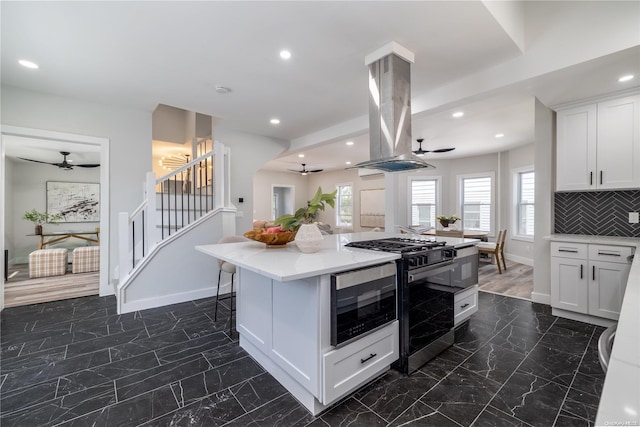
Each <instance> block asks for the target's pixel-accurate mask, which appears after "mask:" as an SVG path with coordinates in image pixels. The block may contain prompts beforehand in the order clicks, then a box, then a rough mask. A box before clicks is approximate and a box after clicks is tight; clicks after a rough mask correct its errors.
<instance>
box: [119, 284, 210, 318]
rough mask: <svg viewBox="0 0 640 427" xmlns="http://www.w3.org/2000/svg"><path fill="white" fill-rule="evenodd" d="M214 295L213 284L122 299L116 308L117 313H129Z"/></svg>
mask: <svg viewBox="0 0 640 427" xmlns="http://www.w3.org/2000/svg"><path fill="white" fill-rule="evenodd" d="M214 296H216V288H215V286H211V287H208V288H205V289H197V290H194V291H189V292H180V293H175V294H171V295H163V296H160V297H156V298H148V299H144V300H136V301H128V302H127V301H123V302H122V304H118V305H119V306H120V310H118V314H124V313H131V312H134V311H138V310H146V309H149V308H156V307H162V306H165V305H170V304H178V303H181V302H187V301H193V300H196V299H201V298H211V297H214Z"/></svg>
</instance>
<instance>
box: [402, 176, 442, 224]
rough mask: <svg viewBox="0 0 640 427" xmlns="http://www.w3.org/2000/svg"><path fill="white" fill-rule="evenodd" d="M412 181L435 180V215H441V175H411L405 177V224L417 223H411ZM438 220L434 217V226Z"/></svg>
mask: <svg viewBox="0 0 640 427" xmlns="http://www.w3.org/2000/svg"><path fill="white" fill-rule="evenodd" d="M413 181H435V183H436V188H435V191H436V200H435V205H436V207H435V216H438V215H441V211H442V177H441V176H435V175H411V176H409V177H408V179H407V193H408V194H407V200H408V202H409V203H408V204H407V225H409V226H412V225H418V224H412V221H413V218H412V217H413V215H412V206H413ZM437 223H438V221H437V220H436V219H435V217H434V225H433V227H434V228H435V227H436V226H437Z"/></svg>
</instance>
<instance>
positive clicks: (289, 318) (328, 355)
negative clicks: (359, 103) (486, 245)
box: [196, 232, 477, 415]
mask: <svg viewBox="0 0 640 427" xmlns="http://www.w3.org/2000/svg"><path fill="white" fill-rule="evenodd" d="M394 236H398V235H396V234H391V233H378V232H367V233H351V234H337V235H329V236H325V238H324V240H323V242H322V246H321V248H320V251H319V252H317V253H313V254H303V253H301V252H300V251H299V250H298V249H297V247H296V246H295V244H294V243H290V244H289V245H287V246H286V247H285V248H267V247H266V246H265V245H264V244H262V243H258V242H243V243H229V244H224V245H204V246H197V247H196V249H197V250H198V251H201V252H203V253H206V254H208V255H211V256H213V257H215V258H218V259H222V260H225V261H228V262H231V263H233V264H235V265H236V266H237V267H238V292H237V316H236V329H237V331H238V333H239V335H240V346H241V347H242V348H244V349H245V350H246V351H247V352H248V353H249V354H250V355H251V356H252V357H253V358H254V359H255V360H256V361H258V362H259V363H260V364H261V365H262V366H263V367H264V368H265V369H266V370H267V371H268V372H269V373H270V374H271V375H273V376H274V378H276V379H277V380H278V381H279V382H280V383H281V384H282V385H284V386H285V387H286V388H287V389H288V390H289V392H290V393H291V394H292V395H293V396H295V397H296V398H297V399H298V400H299V401H300V402H301V403H302V404H303V405H304V406H305V407H306V408H307V409H308V410H309V411H310V412H311V413H312V414H314V415H316V414H318V413H320V412H322V411H323V410H324V409H325V408H326V407H328V406H329V405H331V404H332V403H334V402H336V401H338V400H339V399H340V398H342V397H344V396H346V395H348V394H349V393H351V392H352V391H354V390H356V389H357V388H358V387H360V386H362V385H363V384H365V383H367V382H368V381H370V380H371V379H373V378H375V377H377V376H379V375H380V374H382V373H383V372H385V371H386V370H388V369H389V367H390V365H391V363H393V362H394V361H396V360H397V359H398V354H399V344H398V321H397V320H396V321H394V322H391V323H389V324H388V325H386V326H384V327H382V328H380V329H377V330H375V331H374V332H372V333H370V334H367V335H364V336H363V337H362V338H360V339H358V340H355V341H353V342H350V343H348V344H345V345H344V346H342V347H339V348H336V347H333V346H331V344H330V341H331V321H330V316H331V307H330V287H331V274H333V273H339V272H344V271H349V270H354V269H358V268H362V267H368V266H374V265H378V264H384V263H389V262H395V260H397V259H398V258H399V257H400V256H399V255H398V254H395V253H390V252H378V251H369V250H362V249H353V248H349V247H345V246H344V245H345V244H347V243H349V242H351V241H357V240H373V239H382V238H386V237H394ZM403 237H407V235H406V234H405V235H403ZM438 240H441V241H442V240H445V241H447V242H448V243H450V244H453V245H463V244H469V243H471V244H472V243H475V242H477V240H473V239H455V238H438Z"/></svg>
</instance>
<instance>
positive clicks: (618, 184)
mask: <svg viewBox="0 0 640 427" xmlns="http://www.w3.org/2000/svg"><path fill="white" fill-rule="evenodd" d="M557 118H558V121H557V151H556V154H557V156H556V164H557V173H556V182H557V186H556V188H557V190H558V191H571V190H596V189H598V190H609V189H624V188H637V187H640V95H631V96H626V97H624V98H618V99H612V100H606V101H602V102H598V103H594V104H588V105H581V106H578V107H572V108H567V109H560V110H558V115H557Z"/></svg>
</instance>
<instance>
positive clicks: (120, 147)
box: [1, 85, 151, 293]
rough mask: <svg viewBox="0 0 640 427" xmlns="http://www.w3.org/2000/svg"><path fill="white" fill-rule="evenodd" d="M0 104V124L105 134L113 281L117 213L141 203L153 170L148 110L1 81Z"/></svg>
mask: <svg viewBox="0 0 640 427" xmlns="http://www.w3.org/2000/svg"><path fill="white" fill-rule="evenodd" d="M1 107H2V124H4V125H13V126H19V127H25V128H34V129H45V130H52V131H58V132H65V133H73V134H79V135H87V136H96V137H103V138H108V139H109V161H110V183H109V185H110V189H111V194H110V212H109V217H110V224H111V227H110V230H109V242H110V245H109V249H110V250H109V280H111V278H112V276H113V269H114V268H115V266H117V264H118V245H117V236H118V227H117V224H118V218H117V215H118V213H119V212H131V211H133V210H134V209H135V208H136V207H137V206H138V205H139V204H140V202H141V201H142V185H143V182H144V179H145V173H146V172H147V171H150V170H151V111H140V110H133V109H127V108H124V107H120V106H109V105H100V104H93V103H89V102H82V101H78V100H75V99H70V98H63V97H59V96H53V95H48V94H44V93H39V92H32V91H27V90H23V89H19V88H16V87H12V86H5V85H3V86H2V100H1ZM16 196H17V195H16ZM103 239H104V236H103ZM102 292H103V290H102V289H101V293H102Z"/></svg>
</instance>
